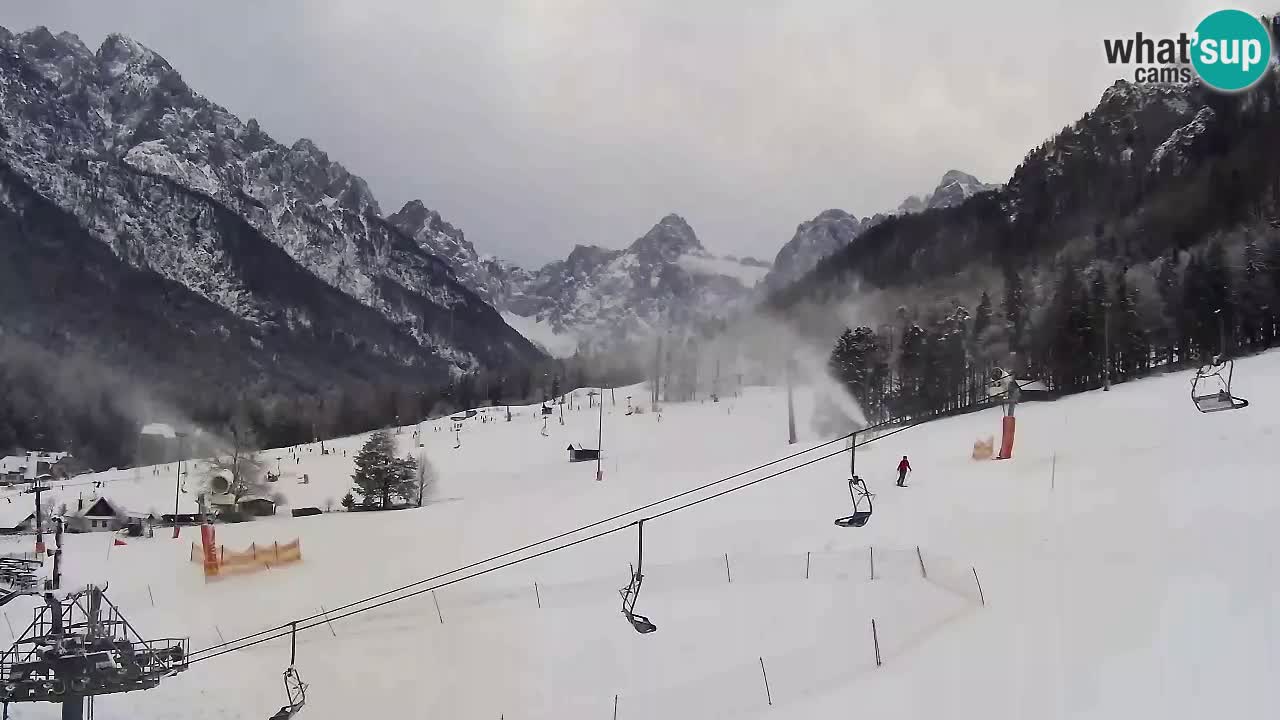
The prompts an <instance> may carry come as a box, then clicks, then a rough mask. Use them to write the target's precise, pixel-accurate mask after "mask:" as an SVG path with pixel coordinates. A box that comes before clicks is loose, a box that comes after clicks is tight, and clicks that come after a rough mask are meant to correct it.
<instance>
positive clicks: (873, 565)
mask: <svg viewBox="0 0 1280 720" xmlns="http://www.w3.org/2000/svg"><path fill="white" fill-rule="evenodd" d="M871 579H872V580H875V579H876V546H875V545H872V546H871Z"/></svg>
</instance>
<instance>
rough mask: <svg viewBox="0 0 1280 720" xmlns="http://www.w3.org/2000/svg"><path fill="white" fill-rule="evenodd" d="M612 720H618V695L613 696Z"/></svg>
mask: <svg viewBox="0 0 1280 720" xmlns="http://www.w3.org/2000/svg"><path fill="white" fill-rule="evenodd" d="M613 720H618V695H617V694H616V693H615V694H614V696H613Z"/></svg>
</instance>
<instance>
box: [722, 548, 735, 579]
mask: <svg viewBox="0 0 1280 720" xmlns="http://www.w3.org/2000/svg"><path fill="white" fill-rule="evenodd" d="M724 576H725V577H726V578H727V579H728V580H729V582H733V575H730V574H729V553H725V554H724Z"/></svg>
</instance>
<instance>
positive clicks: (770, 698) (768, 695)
mask: <svg viewBox="0 0 1280 720" xmlns="http://www.w3.org/2000/svg"><path fill="white" fill-rule="evenodd" d="M760 675H761V676H762V677H764V699H765V700H766V701H768V703H769V706H770V707H772V706H773V693H771V692H769V673H767V672H765V671H764V658H763V657H761V658H760Z"/></svg>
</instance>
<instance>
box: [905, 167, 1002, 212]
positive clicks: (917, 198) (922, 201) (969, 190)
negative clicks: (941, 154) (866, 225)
mask: <svg viewBox="0 0 1280 720" xmlns="http://www.w3.org/2000/svg"><path fill="white" fill-rule="evenodd" d="M999 187H1000V186H999V185H989V184H987V183H984V182H982V181H981V180H979V179H978V178H976V177H974V176H972V175H970V174H969V173H967V172H964V171H963V170H948V171H946V172H945V173H943V175H942V179H941V180H939V181H938V184H937V186H936V187H934V189H933V192H932V193H929V194H927V195H912V196H911V197H909V198H907V199H906V200H903V201H902V204H900V205H898V210H897V213H896V214H898V215H906V214H909V213H918V212H924V211H925V210H933V209H936V208H944V207H952V206H954V205H959V204H960V203H962V202H964V201H965V199H966V198H968V197H970V196H973V195H977V194H978V193H982V192H987V191H990V190H995V189H997V188H999Z"/></svg>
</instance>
